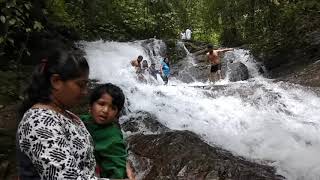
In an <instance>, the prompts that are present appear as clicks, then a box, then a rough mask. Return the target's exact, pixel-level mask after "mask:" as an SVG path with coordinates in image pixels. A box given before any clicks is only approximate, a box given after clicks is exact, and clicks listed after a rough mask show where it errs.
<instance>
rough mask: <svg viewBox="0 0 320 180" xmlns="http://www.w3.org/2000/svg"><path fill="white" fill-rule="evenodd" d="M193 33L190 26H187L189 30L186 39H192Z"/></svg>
mask: <svg viewBox="0 0 320 180" xmlns="http://www.w3.org/2000/svg"><path fill="white" fill-rule="evenodd" d="M191 34H192V31H191V30H190V29H189V28H187V30H186V39H187V40H191Z"/></svg>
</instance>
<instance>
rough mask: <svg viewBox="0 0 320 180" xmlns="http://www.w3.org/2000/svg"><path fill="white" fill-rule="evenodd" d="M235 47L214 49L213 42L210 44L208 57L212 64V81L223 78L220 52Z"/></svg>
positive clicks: (210, 77) (210, 74)
mask: <svg viewBox="0 0 320 180" xmlns="http://www.w3.org/2000/svg"><path fill="white" fill-rule="evenodd" d="M232 50H233V48H225V49H216V50H214V49H213V46H212V45H211V44H209V45H208V53H207V58H208V61H209V63H210V64H211V68H210V73H209V80H210V82H214V81H216V80H220V79H222V76H221V61H220V57H219V55H220V53H222V52H226V51H232Z"/></svg>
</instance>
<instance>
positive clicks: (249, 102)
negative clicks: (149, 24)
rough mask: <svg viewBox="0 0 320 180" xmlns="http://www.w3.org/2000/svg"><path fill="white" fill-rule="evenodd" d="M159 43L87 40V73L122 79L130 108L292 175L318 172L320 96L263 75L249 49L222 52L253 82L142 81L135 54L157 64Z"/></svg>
mask: <svg viewBox="0 0 320 180" xmlns="http://www.w3.org/2000/svg"><path fill="white" fill-rule="evenodd" d="M149 41H150V40H149ZM145 43H147V44H145ZM150 43H153V45H154V46H155V48H151V47H153V45H150ZM148 44H149V49H148V48H145V47H146V46H148ZM159 44H162V41H160V40H152V41H151V42H148V41H136V42H128V43H120V42H104V41H95V42H82V45H83V46H84V50H85V51H86V54H87V59H88V63H89V66H90V78H91V79H97V80H99V81H101V82H111V83H114V84H116V85H119V86H120V87H121V88H122V89H123V91H124V93H125V94H126V97H127V100H128V101H129V102H130V103H129V107H128V108H129V109H130V111H131V112H133V113H134V112H136V111H139V110H143V111H147V112H150V113H151V114H153V115H155V116H156V117H157V118H158V119H159V121H160V122H161V123H162V124H165V125H166V126H167V127H169V128H170V129H177V130H190V131H193V132H195V133H197V134H198V135H199V136H201V137H202V138H203V139H204V140H205V141H206V142H208V143H209V144H212V145H213V144H215V145H218V146H221V147H223V148H224V149H227V150H229V151H231V152H233V153H234V154H237V155H241V156H244V157H246V158H248V159H254V160H261V161H265V162H268V163H269V164H270V165H272V166H275V167H276V168H277V171H278V173H280V174H281V175H283V176H285V177H286V178H287V179H290V180H317V179H319V177H320V158H319V157H318V153H319V152H320V136H319V134H320V111H319V109H320V97H319V96H317V95H316V94H315V93H314V92H312V91H310V90H308V89H306V88H303V87H301V86H298V85H292V84H289V83H285V82H274V81H273V80H270V79H265V78H263V77H261V76H259V73H258V68H257V67H256V66H257V65H256V64H255V62H254V59H253V58H252V57H251V56H250V54H249V51H246V50H236V51H235V52H228V53H227V54H226V57H225V58H227V59H233V60H234V61H241V62H243V63H244V64H245V65H246V66H247V67H248V69H249V73H250V76H251V79H250V80H248V81H243V82H234V83H231V82H226V83H224V85H215V86H213V87H212V88H210V89H201V88H194V87H190V85H191V84H188V83H183V82H181V81H180V80H178V79H175V78H172V79H171V80H170V81H169V86H164V85H162V84H161V83H158V84H144V83H139V82H138V81H137V79H136V74H135V72H134V69H133V68H132V67H131V65H130V61H131V60H132V59H134V58H137V56H138V55H143V56H144V57H145V59H147V60H148V61H149V62H151V61H154V62H156V63H159V61H160V60H159V57H160V54H161V52H160V51H161V50H160V49H161V48H159V47H160V46H158V45H159ZM158 65H159V64H158ZM157 68H159V66H157ZM194 83H199V82H194ZM170 84H171V85H172V84H174V85H175V86H171V85H170ZM122 118H123V119H122V120H125V119H126V116H124V117H122Z"/></svg>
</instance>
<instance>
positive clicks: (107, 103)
mask: <svg viewBox="0 0 320 180" xmlns="http://www.w3.org/2000/svg"><path fill="white" fill-rule="evenodd" d="M90 112H91V115H92V117H93V119H94V121H95V122H96V123H97V124H109V123H112V122H114V121H116V120H117V115H118V108H117V107H116V106H114V105H113V104H112V97H111V96H110V95H109V94H107V93H104V94H103V95H102V96H101V97H100V99H98V100H97V101H95V102H94V103H93V104H92V106H91V109H90Z"/></svg>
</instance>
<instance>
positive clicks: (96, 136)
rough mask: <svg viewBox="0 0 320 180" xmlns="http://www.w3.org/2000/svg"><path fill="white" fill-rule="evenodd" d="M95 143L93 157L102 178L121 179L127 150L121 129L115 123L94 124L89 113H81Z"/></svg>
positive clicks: (124, 176)
mask: <svg viewBox="0 0 320 180" xmlns="http://www.w3.org/2000/svg"><path fill="white" fill-rule="evenodd" d="M80 118H81V120H82V121H83V122H84V123H85V125H86V127H87V129H88V131H89V132H90V134H91V136H92V138H93V141H94V143H95V158H96V161H97V164H98V166H99V167H100V168H101V174H100V175H101V177H102V178H115V179H123V178H126V177H127V174H126V160H127V156H128V155H127V151H126V146H125V143H124V140H123V136H122V132H121V129H120V128H119V127H118V126H117V124H115V123H111V124H107V125H98V124H95V123H94V122H93V120H92V116H91V115H81V116H80Z"/></svg>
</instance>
